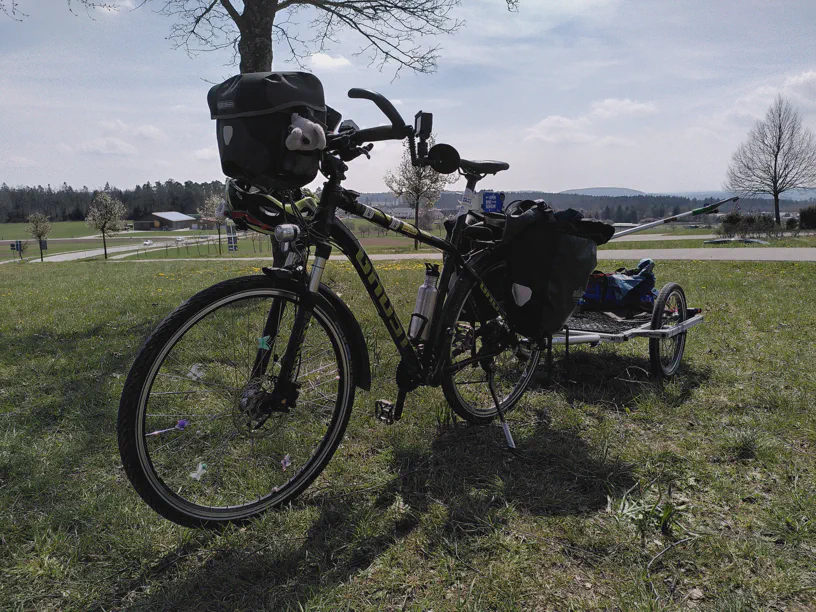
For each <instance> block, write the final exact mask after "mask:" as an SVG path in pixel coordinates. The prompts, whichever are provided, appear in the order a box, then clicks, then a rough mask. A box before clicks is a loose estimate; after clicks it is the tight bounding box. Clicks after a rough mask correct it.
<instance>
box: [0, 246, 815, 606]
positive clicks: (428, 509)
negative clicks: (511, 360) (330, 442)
mask: <svg viewBox="0 0 816 612" xmlns="http://www.w3.org/2000/svg"><path fill="white" fill-rule="evenodd" d="M606 263H608V267H609V268H610V269H614V267H617V266H619V265H631V264H632V263H633V262H631V261H621V262H606ZM378 269H379V270H380V273H381V277H382V279H383V282H384V284H385V285H386V287H387V288H388V290H389V294H390V297H391V299H392V301H393V302H394V305H395V308H396V309H397V311H398V312H400V313H402V314H403V320H406V318H407V316H408V314H409V313H410V310H411V308H412V306H413V303H414V299H415V295H416V293H415V292H416V287H417V286H418V285H419V284H420V282H421V280H422V262H421V261H406V262H400V263H396V262H391V263H386V262H382V263H381V264H380V265H378ZM258 273H260V268H258V267H257V266H252V265H251V262H241V261H223V262H221V261H218V262H212V261H207V262H165V263H160V262H157V263H155V264H153V265H149V266H148V265H141V264H138V263H131V262H127V261H125V262H108V263H105V262H101V261H100V262H83V263H65V264H49V265H45V266H43V265H39V264H38V265H30V264H23V265H5V266H0V346H2V350H0V542H2V550H3V554H2V555H0V609H3V610H112V609H113V610H164V609H173V610H190V611H193V610H195V611H201V610H221V609H229V610H258V609H268V610H288V609H295V610H298V609H299V610H428V609H433V610H436V611H440V610H599V609H610V610H686V609H690V608H694V609H700V610H712V611H713V610H718V611H726V610H728V611H740V610H778V609H787V610H810V609H813V608H814V607H816V573H815V572H814V561H816V558H814V551H816V482H814V478H813V474H814V472H815V471H816V453H815V452H814V448H815V445H816V417H815V416H814V415H816V411H815V410H814V409H816V400H814V398H816V373H815V372H814V368H813V364H814V357H813V349H814V346H816V304H814V303H813V301H812V300H807V299H805V292H806V291H808V289H807V288H808V287H812V286H813V285H812V284H811V283H815V282H816V264H806V263H773V264H759V263H744V262H739V263H727V262H710V263H709V262H707V263H698V262H665V263H663V262H661V263H659V265H658V267H657V268H656V273H657V276H658V286H659V285H661V284H662V283H664V282H667V281H669V280H674V281H677V282H680V283H681V284H682V285H683V286H684V288H685V289H686V293H687V296H688V299H689V304H690V305H691V306H697V307H702V308H703V309H704V314H705V316H706V321H705V324H704V325H702V326H700V327H698V328H695V329H694V330H692V331H691V332H690V334H689V340H688V345H687V349H686V357H685V361H684V365H683V366H682V368H681V371H680V373H679V375H678V376H677V377H676V378H674V379H672V380H670V381H667V382H664V383H661V382H659V381H655V380H654V379H652V378H651V377H650V376H649V375H648V374H647V372H648V369H649V367H648V358H647V355H648V354H647V347H646V344H645V343H643V342H632V343H627V344H624V345H620V346H614V347H611V348H606V347H600V348H596V349H587V350H580V349H577V348H574V349H572V350H571V351H570V360H569V362H565V361H564V359H563V353H562V352H557V353H556V365H555V371H554V373H553V377H552V381H551V382H550V383H549V384H548V382H547V375H546V372H545V371H544V370H542V371H541V372H540V373H539V376H538V377H537V379H536V380H535V381H534V384H533V389H532V390H531V391H530V392H529V393H528V394H527V395H526V396H525V398H524V399H523V400H522V402H521V405H520V407H519V408H518V409H517V410H515V411H514V412H513V413H511V415H510V422H511V427H512V430H513V433H514V436H515V438H516V442H517V445H518V449H517V450H516V451H515V452H513V451H510V450H508V449H507V448H506V446H505V444H504V438H503V435H502V432H501V429H500V428H498V427H496V426H488V427H474V426H466V425H464V424H462V423H457V424H452V423H451V422H450V417H449V415H447V414H446V409H445V404H444V400H443V397H442V393H441V391H440V390H438V389H421V390H418V391H416V392H414V393H412V394H411V395H410V396H409V398H408V402H407V405H406V414H405V417H404V418H403V420H402V421H401V422H400V423H398V424H396V425H394V426H391V427H388V426H384V425H382V424H379V423H377V422H376V421H375V419H374V417H373V404H374V400H375V399H378V398H381V397H385V398H390V399H394V398H395V396H396V389H395V385H394V383H393V375H394V370H395V367H396V364H397V356H396V352H395V351H394V349H393V346H392V345H391V343H390V340H389V338H388V336H387V334H386V332H385V330H384V328H383V327H382V325H381V324H380V322H379V319H378V318H377V317H376V314H375V312H374V310H373V308H372V307H371V305H370V303H369V302H368V301H367V299H366V297H365V293H364V292H362V291H360V285H359V280H358V279H357V278H356V277H355V276H354V273H353V271H352V269H351V268H350V266H348V265H346V264H339V263H333V262H332V263H330V264H329V267H328V269H327V275H326V279H327V282H328V283H329V284H330V285H331V286H332V287H333V288H334V289H335V291H338V292H339V293H341V294H342V296H343V298H344V299H345V300H347V302H348V303H349V304H350V306H351V308H352V310H353V311H354V312H355V314H356V316H357V318H358V319H359V321H360V323H361V326H362V327H363V331H364V335H365V337H366V339H367V342H368V344H369V351H370V354H371V359H372V366H373V375H374V382H373V386H372V389H371V392H368V393H366V392H359V393H358V395H357V401H356V404H355V410H354V413H353V415H352V420H351V423H350V426H349V429H348V432H347V435H346V438H345V440H344V442H343V444H342V445H341V447H340V449H339V450H338V452H337V454H336V455H335V457H334V459H333V460H332V463H331V464H330V466H329V473H328V475H327V478H326V481H325V482H326V484H325V486H323V487H321V488H320V489H319V490H308V491H307V492H306V493H305V494H304V495H303V496H302V497H301V498H299V499H298V500H297V501H296V502H295V503H293V504H292V505H291V506H290V507H288V508H285V509H283V510H281V511H279V512H274V513H268V514H266V515H265V516H264V517H262V518H261V519H259V520H257V521H255V522H253V523H251V524H249V525H247V526H244V527H242V528H231V529H226V530H224V531H222V532H203V531H193V530H188V529H184V528H180V527H177V526H175V525H173V524H171V523H169V522H167V521H165V520H163V519H161V518H159V517H158V516H157V515H155V514H154V513H153V512H152V511H151V510H150V509H149V508H148V507H147V506H146V505H145V504H143V503H142V502H141V500H140V498H139V497H138V496H137V495H136V493H135V492H134V491H133V490H132V489H131V488H130V486H129V483H128V481H127V479H126V478H125V476H124V473H123V470H122V467H121V462H120V459H119V455H118V451H117V447H116V432H115V423H116V410H117V405H118V400H119V395H120V393H121V389H122V385H123V383H124V379H125V377H126V375H127V371H128V368H129V367H130V364H131V363H132V361H133V358H134V356H135V354H136V351H137V350H138V348H139V346H140V344H141V343H142V341H143V340H144V338H145V337H146V336H147V335H148V334H149V333H150V330H151V329H152V328H153V327H154V326H155V325H156V324H157V323H158V322H159V321H160V320H161V319H162V318H163V317H164V316H165V315H166V314H167V313H168V312H169V311H170V310H172V309H173V308H174V307H175V306H177V305H178V304H179V303H181V302H182V301H183V300H184V299H186V298H187V297H189V296H190V295H192V294H193V293H195V292H196V291H198V290H201V289H203V288H205V287H207V286H209V285H210V284H212V283H213V282H216V281H218V280H222V279H226V278H231V277H235V276H239V275H245V274H258Z"/></svg>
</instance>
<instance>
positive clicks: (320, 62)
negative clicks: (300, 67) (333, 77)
mask: <svg viewBox="0 0 816 612" xmlns="http://www.w3.org/2000/svg"><path fill="white" fill-rule="evenodd" d="M309 59H310V60H311V63H312V67H313V68H315V69H317V70H334V69H337V68H344V67H346V66H351V62H350V61H349V60H348V59H346V58H345V57H343V56H342V55H338V56H337V57H332V56H331V55H329V54H328V53H315V54H313V55H312V56H311V58H309Z"/></svg>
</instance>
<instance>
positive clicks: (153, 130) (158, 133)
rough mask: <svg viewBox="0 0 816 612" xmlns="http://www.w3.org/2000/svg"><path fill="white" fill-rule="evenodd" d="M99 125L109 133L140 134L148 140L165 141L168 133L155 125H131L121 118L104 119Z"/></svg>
mask: <svg viewBox="0 0 816 612" xmlns="http://www.w3.org/2000/svg"><path fill="white" fill-rule="evenodd" d="M99 125H100V126H101V127H102V129H103V130H105V131H106V132H107V133H109V134H119V135H123V136H139V137H140V138H145V139H146V140H156V141H164V140H167V134H165V133H164V130H162V129H161V128H158V127H156V126H155V125H150V124H144V125H131V124H129V123H125V122H124V121H122V120H121V119H103V120H102V121H100V122H99Z"/></svg>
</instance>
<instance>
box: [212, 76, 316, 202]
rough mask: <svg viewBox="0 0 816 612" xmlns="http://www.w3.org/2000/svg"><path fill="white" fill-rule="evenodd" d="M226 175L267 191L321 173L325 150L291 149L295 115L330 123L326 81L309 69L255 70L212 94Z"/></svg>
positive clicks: (293, 185)
mask: <svg viewBox="0 0 816 612" xmlns="http://www.w3.org/2000/svg"><path fill="white" fill-rule="evenodd" d="M207 103H208V104H209V107H210V116H211V117H212V118H213V119H215V120H216V123H215V126H216V134H217V137H218V152H219V154H220V155H221V169H222V170H223V172H224V174H226V175H227V176H231V177H233V178H235V179H239V180H241V181H244V182H246V183H249V184H250V185H257V186H259V187H265V188H267V189H296V188H298V187H302V186H304V185H306V184H307V183H309V182H311V181H312V180H314V178H315V176H317V170H318V163H319V160H320V151H318V150H314V151H290V150H289V149H287V147H286V144H285V143H286V137H287V136H288V134H289V129H290V126H291V124H292V115H293V114H295V113H296V114H298V115H299V116H300V117H305V118H306V119H308V120H310V121H312V122H314V123H318V124H320V125H321V126H323V127H324V128H325V126H326V102H325V100H324V97H323V85H322V84H321V82H320V80H319V79H318V78H317V77H316V76H314V75H313V74H309V73H307V72H252V73H248V74H239V75H236V76H234V77H231V78H229V79H227V80H226V81H224V82H223V83H221V84H219V85H215V86H214V87H212V88H211V89H210V91H209V93H208V94H207Z"/></svg>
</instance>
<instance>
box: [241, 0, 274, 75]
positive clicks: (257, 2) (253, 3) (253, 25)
mask: <svg viewBox="0 0 816 612" xmlns="http://www.w3.org/2000/svg"><path fill="white" fill-rule="evenodd" d="M276 6H277V0H246V1H245V3H244V12H243V14H242V15H241V17H242V18H241V27H240V30H241V40H240V41H238V53H240V54H241V73H242V74H243V73H245V72H269V71H271V70H272V26H273V24H274V23H275V7H276Z"/></svg>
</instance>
